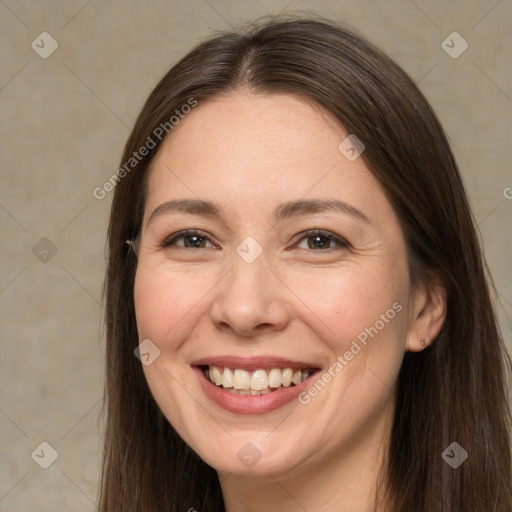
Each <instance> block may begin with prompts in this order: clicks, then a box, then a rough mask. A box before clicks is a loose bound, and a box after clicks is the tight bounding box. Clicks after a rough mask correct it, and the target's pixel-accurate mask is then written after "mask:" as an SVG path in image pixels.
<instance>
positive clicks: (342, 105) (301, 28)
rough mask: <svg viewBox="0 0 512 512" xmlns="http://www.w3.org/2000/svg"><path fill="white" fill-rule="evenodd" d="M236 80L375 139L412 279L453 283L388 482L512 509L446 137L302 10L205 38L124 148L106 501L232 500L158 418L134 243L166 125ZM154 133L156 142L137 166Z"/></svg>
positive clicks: (470, 237) (489, 319)
mask: <svg viewBox="0 0 512 512" xmlns="http://www.w3.org/2000/svg"><path fill="white" fill-rule="evenodd" d="M241 87H244V88H248V89H249V90H252V91H255V92H258V93H264V94H274V93H291V94H297V95H300V97H302V98H305V99H306V100H308V101H312V102H313V103H314V104H317V105H319V106H321V107H322V108H324V109H326V110H327V111H328V112H330V113H331V114H332V115H333V116H334V117H335V118H336V119H337V120H338V121H339V123H340V125H341V126H343V128H344V129H345V131H346V132H347V133H350V134H355V135H356V136H357V137H358V138H359V139H360V140H361V141H364V144H365V151H364V153H363V154H362V158H364V160H365V163H366V165H367V166H368V168H369V169H370V170H371V171H372V173H373V174H374V176H375V177H376V179H377V180H378V181H379V182H380V183H381V185H382V187H383V189H384V191H385V193H386V195H387V197H388V199H389V201H390V202H391V204H392V205H393V208H394V210H395V212H396V214H397V216H398V218H399V219H400V223H401V226H402V229H403V233H404V236H405V239H406V242H407V247H408V256H409V266H410V270H411V279H412V283H413V284H414V283H418V282H420V281H422V280H426V281H427V282H429V280H431V279H432V277H431V276H432V275H436V276H438V278H440V279H441V280H442V282H443V283H444V285H445V286H446V293H447V317H446V320H445V323H444V325H443V327H442V330H441V332H440V334H439V335H438V336H437V337H436V339H435V340H434V341H433V342H432V344H431V345H430V346H429V347H427V348H426V349H424V350H423V351H421V352H418V353H411V352H408V353H406V355H405V358H404V361H403V365H402V368H401V371H400V374H399V377H398V396H397V408H396V414H395V419H394V425H393V428H392V432H391V439H390V444H389V453H388V457H387V460H386V467H385V470H386V474H385V477H384V483H385V486H384V487H385V490H386V498H387V501H388V502H389V503H390V504H391V507H390V510H393V511H394V512H411V511H412V510H414V511H416V512H456V511H457V512H467V511H471V512H510V511H511V510H512V476H511V472H512V469H511V467H512V458H511V445H510V441H511V430H510V428H511V415H510V407H509V402H508V398H509V397H508V380H507V378H508V376H509V375H510V371H511V362H510V358H509V356H508V354H507V351H506V349H505V345H504V343H503V339H502V336H501V334H500V330H499V326H498V325H497V320H496V315H495V312H494V309H493V298H492V296H491V293H490V290H492V291H493V293H495V291H494V286H493V285H492V281H491V280H490V278H489V279H488V271H487V268H486V264H485V262H484V259H483V256H482V251H481V247H480V243H479V238H478V236H477V233H476V229H475V223H474V219H473V217H472V214H471V211H470V207H469V203H468V199H467V196H466V192H465V189H464V186H463V183H462V180H461V177H460V174H459V170H458V168H457V164H456V162H455V160H454V157H453V154H452V152H451V149H450V146H449V143H448V141H447V138H446V135H445V133H444V132H443V129H442V128H441V126H440V123H439V121H438V119H437V117H436V115H435V114H434V112H433V110H432V108H431V107H430V105H429V103H428V102H427V100H426V99H425V97H424V96H423V95H422V93H421V92H420V91H419V89H418V88H417V87H416V85H415V84H414V83H413V81H412V80H411V79H410V78H409V77H408V76H407V75H406V73H405V72H404V71H403V70H402V69H401V68H400V67H398V66H397V65H396V64H395V63H394V62H393V61H392V60H390V58H389V57H387V56H386V55H385V54H383V53H382V52H381V51H380V50H378V49H377V48H375V47H374V46H373V45H372V44H370V43H368V42H367V41H365V40H364V39H363V38H361V37H360V36H357V35H355V34H354V33H352V32H351V31H349V30H346V29H345V28H342V27H340V26H338V25H336V24H334V23H331V22H325V21H320V20H318V19H297V18H294V19H286V20H271V21H268V20H266V21H265V22H264V23H260V24H259V25H257V26H255V27H252V28H250V29H246V30H240V31H239V32H232V33H222V34H220V35H216V36H215V37H213V38H211V39H209V40H207V41H205V42H203V43H201V44H200V45H198V46H197V47H196V48H194V49H193V50H192V51H191V52H190V53H188V54H187V55H186V56H185V57H184V58H183V59H181V60H180V61H179V62H178V63H177V64H176V65H175V66H173V67H172V69H171V70H170V71H169V72H168V73H167V74H166V75H165V76H164V77H163V79H162V80H161V81H160V82H159V83H158V85H157V86H156V87H155V89H154V90H153V92H152V93H151V94H150V96H149V97H148V99H147V101H146V103H145V105H144V107H143V108H142V111H141V113H140V115H139V117H138V119H137V121H136V123H135V125H134V127H133V130H132V132H131V134H130V136H129V139H128V141H127V143H126V147H125V150H124V154H123V157H122V160H121V165H124V172H121V171H120V172H119V174H118V176H117V178H116V182H117V185H116V187H115V193H114V198H113V204H112V211H111V217H110V226H109V232H108V248H109V262H108V270H107V276H106V281H105V296H106V308H107V360H106V402H105V405H106V414H107V417H106V437H105V447H104V462H103V475H102V482H101V492H100V510H101V511H102V512H126V511H130V512H134V511H144V512H157V511H158V512H164V511H180V512H182V511H185V510H189V509H190V508H194V509H196V510H197V511H198V512H219V511H221V510H224V505H223V500H222V494H221V490H220V485H219V482H218V478H217V474H216V472H215V470H214V469H213V468H211V467H210V466H208V465H207V464H206V463H204V462H203V461H202V460H201V459H200V458H199V457H198V456H197V454H195V453H194V452H193V451H192V450H191V449H190V448H189V447H188V446H187V445H186V444H185V443H184V442H183V441H182V439H181V438H180V437H179V436H178V435H177V433H176V432H175V430H174V429H173V427H172V426H171V425H170V424H169V422H168V421H167V420H166V418H165V417H164V416H163V414H162V412H161V411H160V410H159V408H158V406H157V404H156V402H155V401H154V399H153V397H152V395H151V393H150V391H149V388H148V385H147V383H146V380H145V378H144V374H143V371H142V366H141V363H140V361H139V360H138V359H137V358H136V357H134V353H133V351H134V349H135V348H136V347H137V345H138V343H139V340H138V336H137V329H136V320H135V310H134V300H133V284H134V275H135V271H136V266H137V261H136V256H135V255H134V253H133V251H131V250H130V248H129V246H128V245H127V244H126V243H125V241H126V240H129V239H134V238H135V237H136V236H137V234H138V233H139V230H140V227H141V221H142V214H143V210H144V200H145V183H146V179H147V175H148V172H147V170H148V166H149V163H150V161H151V159H152V157H154V155H155V153H156V151H157V150H158V147H159V143H160V139H159V138H158V137H155V136H154V134H155V129H156V128H157V127H159V126H162V125H163V123H167V125H166V126H167V128H168V130H166V131H169V132H171V129H172V126H171V125H170V124H169V120H170V119H171V117H172V116H173V115H175V112H176V110H180V109H181V108H182V106H183V105H186V104H187V103H188V104H190V102H191V100H193V101H197V102H198V103H199V104H201V103H202V102H204V101H206V100H208V99H209V98H214V97H215V96H219V95H226V94H230V93H231V92H233V91H236V90H237V89H239V88H241ZM156 133H158V132H156ZM148 137H150V138H152V140H153V141H154V142H155V143H156V144H155V146H156V147H154V148H153V149H151V150H150V151H149V152H148V154H146V155H145V156H143V157H142V156H140V155H138V158H137V161H136V162H135V161H130V158H132V156H133V154H134V153H136V152H139V150H140V148H141V147H143V146H144V145H146V144H147V143H148V142H147V141H148ZM162 138H163V137H162ZM129 161H130V162H131V163H130V166H129V167H127V166H126V163H127V162H129ZM452 442H457V443H458V444H459V445H460V446H462V448H463V449H464V450H465V451H466V452H467V453H468V458H467V460H466V461H465V462H464V463H463V464H462V465H460V466H459V467H458V468H456V469H454V468H452V467H451V466H450V465H449V464H447V463H446V462H445V460H444V459H443V457H442V453H443V451H444V450H445V449H446V448H447V447H448V446H449V445H450V444H451V443H452Z"/></svg>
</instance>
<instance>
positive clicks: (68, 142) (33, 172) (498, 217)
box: [0, 0, 512, 512]
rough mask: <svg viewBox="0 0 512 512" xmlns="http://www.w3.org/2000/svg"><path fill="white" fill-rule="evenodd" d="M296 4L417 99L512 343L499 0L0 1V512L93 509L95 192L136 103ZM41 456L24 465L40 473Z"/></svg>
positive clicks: (101, 217)
mask: <svg viewBox="0 0 512 512" xmlns="http://www.w3.org/2000/svg"><path fill="white" fill-rule="evenodd" d="M304 9H305V10H309V11H311V12H314V13H316V14H320V15H322V16H325V17H327V18H331V19H333V20H339V21H343V22H345V23H347V24H348V25H351V26H353V27H355V29H357V30H358V31H359V32H360V33H362V34H363V35H365V36H367V37H368V38H369V39H370V40H372V41H373V42H375V43H376V44H377V45H379V46H380V47H382V48H383V49H384V50H385V51H387V52H388V53H389V54H390V55H391V56H392V57H394V58H395V59H396V60H397V61H398V63H400V64H401V65H402V66H403V67H404V68H405V70H406V71H407V72H408V73H409V74H410V75H411V76H412V77H413V78H414V79H415V80H416V81H417V82H418V83H419V84H420V87H421V88H422V90H423V91H424V92H425V94H426V96H427V97H428V98H429V100H430V101H431V102H432V104H433V106H434V108H435V109H436V111H437V113H438V115H439V116H440V118H441V121H442V122H443V124H444V126H445V128H446V130H447V132H448V134H449V137H450V139H451V141H452V143H453V147H454V151H455V154H456V157H457V159H458V161H459V163H460V166H461V170H462V174H463V177H464V180H465V182H466V184H467V188H468V192H469V195H470V198H471V202H472V205H473V208H474V214H475V218H476V221H477V223H478V224H479V226H480V230H481V234H482V238H483V241H484V246H485V250H486V255H487V258H488V262H489V266H490V269H491V271H492V273H493V275H494V278H495V282H496V284H497V288H498V291H499V293H500V296H501V302H502V305H501V306H500V308H499V311H500V321H501V325H502V327H503V331H504V334H505V337H506V340H507V343H508V346H509V347H511V346H512V331H511V323H510V315H511V313H512V285H511V282H510V279H509V275H510V271H509V262H510V253H511V248H512V241H511V237H510V226H511V218H512V200H510V199H507V198H506V197H505V195H506V190H509V192H510V194H509V197H512V189H507V187H512V174H511V172H510V156H511V154H510V138H511V130H510V116H511V114H512V66H511V63H510V48H511V47H512V30H511V29H512V25H511V21H512V17H511V15H512V2H510V1H509V0H502V1H496V0H466V1H450V2H447V1H445V0H435V1H427V0H415V1H414V2H413V1H409V0H377V1H376V0H346V1H334V0H317V1H309V2H307V1H300V0H292V1H290V0H266V1H259V2H256V1H254V2H250V1H234V0H209V1H208V2H207V1H206V0H188V1H186V2H182V1H180V2H178V1H163V0H162V1H156V0H150V1H145V2H142V1H140V2H137V1H116V2H113V1H100V0H91V1H87V0H73V1H61V2H58V1H56V0H54V1H45V2H43V1H36V0H32V1H31V0H5V1H3V0H0V34H1V35H0V40H1V54H0V55H1V62H0V119H1V127H2V132H1V137H0V145H1V149H0V162H1V165H0V168H1V173H2V187H1V192H0V226H1V230H2V235H1V249H2V250H1V254H2V256H1V258H2V259H1V272H0V307H1V320H2V321H1V331H0V335H1V354H2V357H1V359H0V368H1V374H0V511H4V512H7V511H9V512H18V511H23V512H30V511H38V512H44V511H55V510H73V511H93V510H95V505H94V502H95V499H96V490H97V479H98V468H99V460H100V434H99V432H100V427H99V425H100V423H98V417H99V413H100V408H101V401H100V400H101V396H102V384H103V348H104V343H103V336H102V330H101V327H100V322H101V318H102V312H103V310H102V307H101V286H102V280H103V272H104V268H105V256H104V243H105V242H104V241H105V230H106V226H107V220H108V213H109V206H110V200H111V194H108V195H107V198H105V199H104V200H101V201H100V200H97V199H95V198H94V197H93V195H92V191H93V189H94V188H95V187H98V186H101V185H102V184H103V183H104V181H105V180H106V179H107V178H108V177H109V176H111V175H112V173H113V172H115V171H116V169H117V166H118V164H119V160H120V156H121V151H122V146H123V144H124V141H125V139H126V137H127V135H128V132H129V129H130V126H131V125H132V123H133V122H134V119H135V116H136V114H137V112H138V110H139V109H140V107H141V106H142V102H143V101H144V99H145V97H146V95H147V94H148V93H149V92H150V90H151V89H152V87H153V86H154V85H155V84H156V82H157V80H158V79H159V78H160V77H161V76H162V75H163V74H164V72H165V71H166V70H167V69H168V68H169V67H170V65H171V64H172V63H174V62H175V61H176V60H177V59H178V58H179V57H180V56H182V55H183V54H184V52H186V51H187V50H188V49H190V48H191V47H192V46H193V45H195V44H196V43H197V42H198V41H199V40H200V39H201V38H202V37H204V36H205V35H207V34H209V33H210V32H211V30H212V29H229V28H230V25H236V24H237V23H238V22H241V21H244V20H247V19H251V18H254V17H257V16H261V15H264V14H270V13H278V12H281V11H286V12H297V11H298V10H304ZM44 31H47V32H48V33H49V34H51V36H52V37H53V38H54V39H55V40H56V41H57V43H58V45H59V46H58V49H57V50H56V51H55V52H54V53H53V54H52V55H50V56H49V57H48V58H47V59H43V58H41V57H40V56H39V55H38V53H36V51H34V50H33V49H32V48H31V43H32V41H34V40H35V41H36V43H38V44H39V45H40V46H42V44H41V42H40V40H41V38H38V37H37V36H39V34H41V33H42V32H44ZM453 31H457V32H459V33H460V34H461V36H462V37H463V38H464V39H465V40H466V41H467V42H468V44H469V47H468V49H467V50H466V51H465V52H464V53H463V54H462V55H461V56H460V57H458V58H456V59H453V58H451V57H450V56H449V55H448V54H447V53H446V52H445V51H444V50H443V49H442V47H441V43H442V41H443V40H444V39H445V38H446V37H447V36H448V35H449V34H451V33H452V32H453ZM45 41H46V43H45V51H47V50H48V49H49V48H50V46H49V40H48V39H45ZM39 50H40V51H42V50H43V49H42V48H39ZM504 192H505V193H504ZM42 237H47V238H48V239H49V240H51V243H50V242H48V241H42V242H39V241H40V239H41V238H42ZM38 242H39V245H37V246H36V249H34V250H33V247H34V246H35V245H36V244H37V243H38ZM52 244H53V245H52ZM53 246H55V248H56V249H57V252H56V254H54V255H53V256H52V248H53ZM44 251H48V252H47V253H45V252H44ZM45 258H46V259H47V260H48V261H46V262H44V261H42V260H44V259H45ZM43 441H46V442H48V443H50V444H51V446H53V447H54V449H55V450H56V451H57V452H58V455H59V456H58V458H57V460H56V461H55V463H54V464H52V465H51V466H50V467H49V468H48V469H46V470H44V469H42V468H40V467H39V465H37V464H36V462H34V460H33V459H32V458H31V453H32V452H33V450H34V449H35V448H36V447H38V446H39V444H40V443H41V442H43ZM44 450H46V451H44ZM43 452H44V457H43V456H42V455H41V448H39V449H38V450H36V452H35V453H36V454H39V458H37V457H36V456H35V455H34V459H36V460H39V461H44V460H46V461H48V460H49V459H48V457H49V456H50V452H49V451H48V449H47V448H46V449H45V448H43Z"/></svg>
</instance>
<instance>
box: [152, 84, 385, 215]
mask: <svg viewBox="0 0 512 512" xmlns="http://www.w3.org/2000/svg"><path fill="white" fill-rule="evenodd" d="M346 137H347V134H346V133H345V132H344V130H343V128H342V127H341V126H340V125H339V123H338V122H337V121H336V120H334V119H333V118H332V116H330V115H329V114H328V113H327V112H326V111H325V110H324V109H322V108H321V107H319V106H316V105H315V104H314V103H312V102H306V101H304V100H303V99H301V98H299V97H297V96H293V95H288V94H273V95H254V94H252V93H248V92H245V91H241V92H237V93H234V94H232V95H230V96H225V97H220V98H216V99H213V100H207V101H205V102H203V103H201V102H199V104H198V105H197V106H196V107H195V108H194V109H193V110H192V111H191V113H190V114H188V115H187V116H186V117H184V119H182V120H181V121H180V123H179V125H178V126H176V127H175V128H174V130H173V131H172V132H171V134H170V135H169V136H168V137H167V138H166V139H165V140H164V142H163V143H162V145H161V147H160V149H159V151H158V153H157V155H156V156H155V158H154V160H153V162H152V164H151V169H150V177H149V183H148V196H147V210H149V211H150V210H151V209H153V208H155V207H156V206H158V204H160V203H162V202H164V201H168V200H169V199H174V198H178V199H179V198H185V197H187V198H189V197H196V198H201V199H211V200H214V201H215V202H222V203H225V204H226V205H228V206H227V209H228V210H229V209H231V210H232V213H233V215H235V216H236V215H241V214H243V213H244V212H249V211H253V212H257V211H262V210H263V209H265V210H267V209H268V208H270V207H273V206H275V205H277V204H279V203H282V202H284V201H288V200H290V199H299V198H307V197H308V196H310V197H315V198H318V197H323V198H331V199H342V200H345V201H351V202H355V203H357V204H354V206H356V207H357V208H358V209H361V210H363V211H365V212H366V213H367V214H368V216H371V215H372V212H373V214H374V215H377V214H378V213H379V212H378V210H379V208H380V209H381V210H382V211H381V212H380V213H381V214H382V213H383V212H384V211H385V210H387V213H388V214H389V213H390V212H389V209H390V205H389V203H388V202H387V200H386V198H385V196H384V194H383V192H382V190H381V189H380V186H379V184H378V183H377V181H376V179H375V178H374V177H373V175H372V173H371V172H370V171H369V170H368V168H367V167H366V165H365V164H364V162H363V160H362V158H357V159H356V160H354V161H350V160H349V159H347V158H346V156H344V154H342V152H340V150H339V145H340V143H341V142H342V141H344V140H345V139H346ZM376 210H377V211H376ZM146 213H147V212H146Z"/></svg>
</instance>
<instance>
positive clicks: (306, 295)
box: [289, 260, 407, 354]
mask: <svg viewBox="0 0 512 512" xmlns="http://www.w3.org/2000/svg"><path fill="white" fill-rule="evenodd" d="M402 274H403V272H402V271H401V270H399V269H397V268H396V266H395V267H393V266H392V265H389V264H387V262H383V261H382V260H379V261H377V260H375V261H374V262H366V264H365V265H355V264H354V265H347V266H345V267H343V268H339V269H336V270H333V271H330V272H325V269H323V271H321V270H320V269H318V270H313V271H310V272H308V273H307V274H306V273H303V274H302V275H301V276H299V275H298V274H294V275H290V276H289V278H290V281H289V282H290V288H291V289H292V290H293V292H294V293H295V294H296V296H297V297H298V298H299V299H300V300H301V301H302V302H303V303H304V304H305V305H306V306H307V307H308V308H309V309H310V311H311V312H312V313H313V314H314V315H313V316H312V319H316V321H315V324H317V325H318V326H319V329H320V330H321V331H322V332H323V333H325V335H322V337H323V339H324V340H325V341H326V342H328V343H329V345H330V346H331V349H332V351H334V352H335V353H336V354H339V353H340V352H344V351H345V350H346V349H348V348H347V344H348V346H349V345H350V343H351V341H352V340H355V339H358V337H359V339H360V340H361V341H362V342H364V341H365V336H366V338H370V337H371V335H370V334H368V331H370V333H371V334H376V331H377V332H378V334H382V335H384V334H385V333H386V332H387V333H388V334H391V331H395V332H396V329H397V327H399V326H400V324H401V317H402V316H404V315H403V313H402V312H401V311H403V310H404V309H405V307H404V306H405V304H404V300H405V298H406V296H407V282H406V281H407V276H406V275H402ZM404 280H405V281H404ZM394 304H395V306H394V307H393V305H394ZM310 316H311V313H310ZM399 317H400V318H399ZM392 324H395V325H393V328H392V327H391V326H392Z"/></svg>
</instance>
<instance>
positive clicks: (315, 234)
mask: <svg viewBox="0 0 512 512" xmlns="http://www.w3.org/2000/svg"><path fill="white" fill-rule="evenodd" d="M303 240H304V241H306V243H307V248H306V249H312V250H314V251H318V250H320V251H322V250H323V252H325V251H327V250H331V249H336V247H331V246H332V244H333V243H334V244H337V245H338V249H343V248H348V247H350V244H349V243H348V242H347V241H346V240H344V239H343V238H341V237H339V236H337V235H335V234H334V233H330V232H329V231H323V230H321V229H317V230H312V231H308V232H306V233H303V234H302V237H301V238H299V242H300V243H302V241H303ZM298 245H300V244H298ZM298 245H297V246H298ZM299 248H301V249H304V247H299Z"/></svg>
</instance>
